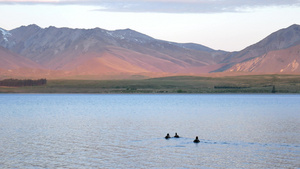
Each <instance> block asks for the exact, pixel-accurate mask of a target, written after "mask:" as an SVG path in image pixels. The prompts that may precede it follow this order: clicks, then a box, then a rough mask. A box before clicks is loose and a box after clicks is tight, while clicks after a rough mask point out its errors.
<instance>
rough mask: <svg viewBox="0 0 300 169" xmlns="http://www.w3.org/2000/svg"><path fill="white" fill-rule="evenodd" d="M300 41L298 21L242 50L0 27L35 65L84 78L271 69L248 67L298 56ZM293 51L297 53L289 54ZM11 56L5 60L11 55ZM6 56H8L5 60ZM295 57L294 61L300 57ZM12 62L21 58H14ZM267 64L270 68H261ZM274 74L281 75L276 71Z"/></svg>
mask: <svg viewBox="0 0 300 169" xmlns="http://www.w3.org/2000/svg"><path fill="white" fill-rule="evenodd" d="M299 44H300V26H299V25H296V24H294V25H291V26H289V27H288V28H284V29H280V30H278V31H276V32H274V33H271V34H270V35H269V36H267V37H266V38H264V39H262V40H261V41H259V42H257V43H256V44H253V45H251V46H249V47H246V48H245V49H243V50H241V51H237V52H226V51H221V50H214V49H211V48H209V47H206V46H203V45H200V44H195V43H176V42H169V41H164V40H158V39H155V38H152V37H150V36H148V35H145V34H143V33H140V32H137V31H134V30H131V29H120V30H115V31H109V30H105V29H101V28H94V29H71V28H56V27H54V26H50V27H47V28H41V27H39V26H38V25H35V24H32V25H28V26H21V27H18V28H15V29H12V30H10V31H7V30H5V29H2V28H1V29H0V46H2V48H4V49H5V50H8V51H10V52H11V53H14V54H16V55H18V56H22V57H24V58H23V59H25V58H26V59H28V60H30V61H32V62H33V63H32V65H34V66H32V67H33V68H41V69H44V70H49V71H54V72H55V71H57V72H61V71H62V72H67V73H63V74H66V75H76V74H78V75H79V74H80V75H82V76H84V75H95V76H101V75H104V74H105V76H109V74H124V73H125V74H132V75H135V74H164V75H165V74H168V75H170V74H174V75H176V74H189V75H199V74H205V73H212V72H241V71H242V72H253V71H254V72H255V71H256V70H261V71H262V72H261V73H264V72H265V73H272V71H268V70H273V69H271V68H270V65H268V64H267V63H266V62H261V61H260V63H261V64H260V65H259V66H260V69H256V68H254V67H251V69H249V68H247V66H245V65H257V64H255V62H257V60H262V59H265V57H263V56H264V55H267V56H268V57H267V58H268V59H269V60H270V57H271V55H272V56H273V57H271V58H276V57H275V55H276V54H274V53H277V54H280V55H285V56H286V57H287V58H289V57H293V56H294V55H295V54H297V50H298V47H299V46H297V45H299ZM295 46H296V47H295ZM293 47H294V48H293ZM289 48H291V49H289ZM4 49H1V50H4ZM285 49H288V50H287V51H289V52H286V51H285V52H280V50H285ZM2 53H3V54H2V55H7V56H9V55H10V54H9V53H8V52H7V51H6V52H2ZM4 53H6V54H4ZM270 53H272V54H270ZM291 53H293V56H290V55H291ZM7 56H6V57H5V58H6V60H7V59H8V58H10V57H7ZM297 57H298V56H297ZM3 58H4V56H3V57H2V58H1V59H3ZM11 58H12V57H11ZM280 59H285V57H280ZM280 59H279V60H280ZM294 59H295V60H296V61H295V60H293V61H295V62H294V65H295V64H296V62H297V63H298V59H297V58H294ZM21 60H22V59H20V62H22V61H21ZM286 60H289V59H286ZM13 62H18V61H16V60H13ZM251 62H253V63H251ZM262 63H264V64H262ZM275 63H276V66H277V67H278V68H280V70H281V69H284V67H286V66H287V65H289V64H290V65H291V64H293V63H286V62H276V61H274V64H275ZM283 63H284V64H283ZM11 65H13V64H11ZM37 65H38V66H37ZM242 65H244V66H242ZM264 65H266V66H265V67H269V68H266V69H262V68H261V67H264ZM273 66H275V65H273ZM27 67H28V66H27ZM241 67H244V68H241ZM8 68H9V65H6V67H5V68H4V66H0V69H8ZM11 68H15V67H13V66H12V67H11ZM294 68H295V67H294ZM298 69H299V68H298V67H297V68H296V69H295V70H294V69H284V70H289V71H282V72H285V73H288V72H298ZM274 70H275V69H274ZM292 70H293V71H292ZM282 72H280V71H279V73H282ZM273 73H278V71H277V69H276V71H274V72H273ZM54 74H56V73H54ZM0 78H1V77H0Z"/></svg>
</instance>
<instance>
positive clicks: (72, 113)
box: [0, 94, 300, 168]
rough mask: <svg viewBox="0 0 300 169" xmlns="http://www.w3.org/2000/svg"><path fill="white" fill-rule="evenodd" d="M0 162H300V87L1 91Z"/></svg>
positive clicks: (245, 165) (259, 164)
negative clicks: (283, 91)
mask: <svg viewBox="0 0 300 169" xmlns="http://www.w3.org/2000/svg"><path fill="white" fill-rule="evenodd" d="M175 132H177V133H178V135H179V136H180V138H171V139H168V140H166V139H165V138H164V136H165V135H166V134H167V133H170V135H171V136H174V134H175ZM196 136H199V139H200V143H198V144H196V143H193V140H194V139H195V137H196ZM0 168H300V95H279V94H269V95H263V94H249V95H248V94H247V95H245V94H203V95H198V94H163V95H159V94H153V95H152V94H145V95H144V94H136V95H135V94H111V95H105V94H0Z"/></svg>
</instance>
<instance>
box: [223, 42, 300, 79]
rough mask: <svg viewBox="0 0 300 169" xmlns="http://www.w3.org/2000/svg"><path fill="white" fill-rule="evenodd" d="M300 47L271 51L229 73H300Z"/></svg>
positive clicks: (232, 69) (241, 64)
mask: <svg viewBox="0 0 300 169" xmlns="http://www.w3.org/2000/svg"><path fill="white" fill-rule="evenodd" d="M299 63H300V45H297V46H293V47H290V48H287V49H282V50H276V51H270V52H268V53H267V54H264V55H262V56H260V57H256V58H254V59H251V60H249V61H246V62H242V63H238V64H236V65H235V66H233V67H231V68H230V69H228V70H227V71H228V72H259V73H300V66H299Z"/></svg>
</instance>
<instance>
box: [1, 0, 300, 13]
mask: <svg viewBox="0 0 300 169" xmlns="http://www.w3.org/2000/svg"><path fill="white" fill-rule="evenodd" d="M1 4H24V5H25V4H26V5H34V4H53V5H93V6H98V7H96V8H97V9H96V10H95V11H110V12H157V13H219V12H242V11H244V10H245V9H249V8H256V7H267V6H300V0H0V5H1Z"/></svg>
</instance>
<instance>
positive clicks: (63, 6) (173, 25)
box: [0, 0, 300, 51]
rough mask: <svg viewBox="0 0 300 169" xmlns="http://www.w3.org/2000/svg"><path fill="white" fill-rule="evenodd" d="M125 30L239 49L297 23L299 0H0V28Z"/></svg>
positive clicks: (212, 46)
mask: <svg viewBox="0 0 300 169" xmlns="http://www.w3.org/2000/svg"><path fill="white" fill-rule="evenodd" d="M29 24H37V25H39V26H41V27H43V28H45V27H48V26H56V27H70V28H87V29H89V28H95V27H99V28H103V29H108V30H115V29H125V28H130V29H133V30H136V31H139V32H141V33H144V34H147V35H149V36H152V37H154V38H157V39H162V40H168V41H174V42H182V43H184V42H194V43H199V44H202V45H205V46H208V47H211V48H213V49H221V50H227V51H235V50H241V49H243V48H245V47H247V46H249V45H252V44H253V43H256V42H258V41H259V40H261V39H263V38H264V37H266V36H267V35H269V34H271V33H272V32H274V31H277V30H279V29H282V28H286V27H288V26H290V25H292V24H300V1H299V0H264V1H262V0H122V1H121V0H110V1H108V0H85V1H84V0H44V1H43V0H0V27H1V28H4V29H7V30H10V29H14V28H16V27H19V26H22V25H29Z"/></svg>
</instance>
